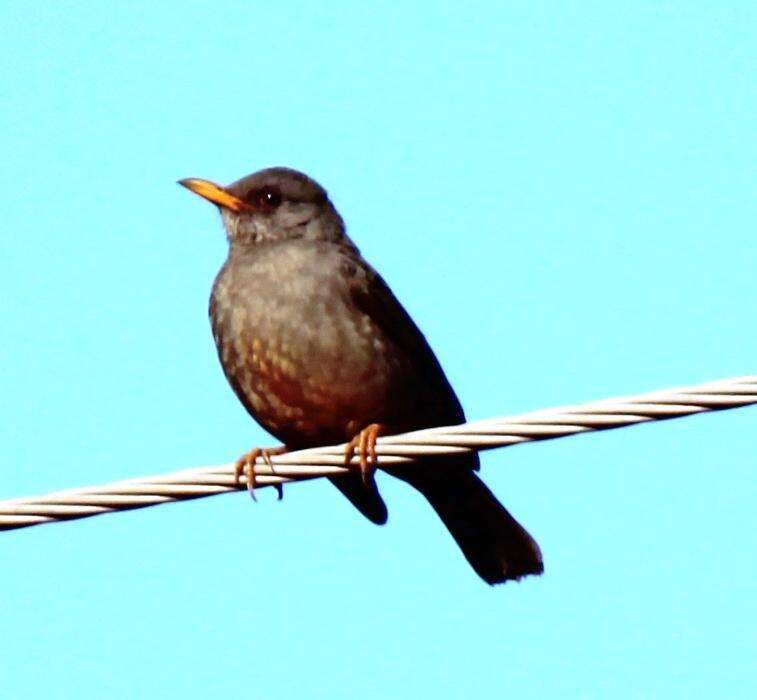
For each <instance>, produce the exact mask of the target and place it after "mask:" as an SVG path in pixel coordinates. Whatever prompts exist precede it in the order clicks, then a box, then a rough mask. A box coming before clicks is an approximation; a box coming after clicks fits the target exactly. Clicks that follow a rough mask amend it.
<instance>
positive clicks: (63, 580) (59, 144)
mask: <svg viewBox="0 0 757 700" xmlns="http://www.w3.org/2000/svg"><path fill="white" fill-rule="evenodd" d="M406 4H407V5H408V6H407V7H404V8H400V7H397V6H396V4H393V5H389V4H388V3H387V4H385V5H382V6H374V7H368V6H367V5H365V4H362V5H361V4H356V3H342V4H338V3H325V4H323V3H312V2H308V3H305V2H302V3H294V2H281V3H257V2H238V3H233V2H214V3H207V2H203V3H192V2H181V3H170V2H165V3H159V2H130V3H120V4H119V5H120V7H119V6H115V7H114V6H113V4H111V3H99V2H98V3H95V2H91V3H58V2H56V3H46V4H45V3H21V2H5V3H3V5H2V10H0V13H1V15H0V39H1V41H0V46H1V47H2V48H0V52H1V53H2V64H3V70H2V72H0V99H2V110H0V151H1V152H2V161H3V167H2V170H1V171H0V200H1V201H2V212H3V226H2V232H1V233H0V236H1V240H2V248H1V254H0V294H1V295H2V302H1V303H0V328H2V342H1V343H0V397H2V399H1V400H0V449H1V450H2V455H3V456H2V467H1V469H0V498H9V497H13V496H21V495H30V494H36V493H45V492H48V491H52V490H56V489H61V488H65V487H71V486H78V485H86V484H95V483H103V482H108V481H112V480H117V479H121V478H126V477H129V476H139V475H143V474H153V473H155V474H157V473H161V472H167V471H171V470H175V469H180V468H184V467H189V466H199V465H202V464H213V463H220V462H227V461H230V460H232V459H233V458H235V457H236V456H237V455H238V454H239V453H241V452H242V451H243V450H246V449H248V448H250V447H252V446H254V445H259V444H273V441H272V440H271V439H270V438H269V437H267V436H266V435H265V434H264V433H263V431H262V430H261V429H259V428H258V427H257V426H255V425H254V424H253V422H252V421H251V419H250V418H249V417H248V416H247V415H246V413H245V412H244V410H243V409H242V407H241V406H240V405H239V404H238V402H237V400H236V398H235V397H234V395H233V394H232V392H231V390H230V389H229V388H228V386H227V384H226V381H225V380H224V378H223V376H222V374H221V371H220V368H219V364H218V361H217V359H216V355H215V349H214V347H213V343H212V339H211V335H210V330H209V326H208V322H207V317H206V314H207V311H206V309H207V306H206V305H207V297H208V293H209V289H210V285H211V282H212V280H213V277H214V275H215V273H216V270H217V269H218V267H219V266H220V264H221V263H222V261H223V259H224V256H225V252H226V251H225V242H224V238H223V234H222V230H221V225H220V221H219V217H218V215H217V213H216V211H215V210H214V208H213V207H211V206H209V205H207V204H205V203H203V202H202V201H201V200H199V199H198V198H196V197H194V196H192V195H190V194H189V193H188V192H186V191H185V190H183V189H181V188H180V187H177V186H176V184H175V181H176V180H177V179H178V178H181V177H188V176H198V177H206V178H209V179H215V180H218V181H220V182H229V181H231V180H234V179H236V178H237V177H240V176H242V175H244V174H246V173H248V172H251V171H253V170H257V169H258V168H261V167H264V166H268V165H288V166H292V167H296V168H298V169H301V170H304V171H305V172H307V173H309V174H311V175H313V176H314V177H316V178H317V179H318V180H319V181H320V182H322V183H323V184H324V185H325V186H326V187H327V189H328V190H329V192H330V194H331V196H332V198H333V200H334V201H335V203H336V204H337V206H338V207H339V209H340V211H341V212H342V214H343V215H344V217H345V219H346V221H347V223H348V226H349V230H350V233H351V234H352V236H353V238H354V239H355V240H356V241H357V243H358V245H359V246H360V247H361V249H362V251H363V253H364V254H365V256H366V257H367V258H368V259H369V260H370V261H371V262H372V263H373V264H374V265H375V266H376V267H377V268H378V269H379V270H380V271H381V273H382V274H383V275H384V277H385V278H386V279H387V280H388V282H389V283H390V284H391V285H392V287H393V288H394V290H395V292H396V294H397V295H398V296H399V298H400V299H401V300H402V301H403V302H404V303H405V305H406V306H407V308H408V310H409V311H410V312H411V313H412V315H413V316H414V317H415V319H416V320H417V322H418V323H419V325H420V326H421V327H422V328H423V329H424V331H425V332H426V334H427V336H428V338H429V340H430V342H431V344H432V345H433V347H434V348H435V349H436V351H437V353H438V355H439V357H440V360H441V361H442V364H443V365H444V367H445V368H446V370H447V373H448V375H449V377H450V380H451V381H452V383H453V385H454V386H455V388H456V389H457V391H458V393H459V395H460V397H461V399H462V401H463V404H464V405H465V407H466V409H467V412H468V415H469V417H471V418H485V417H489V416H495V415H506V414H509V413H514V412H520V411H524V410H529V409H537V408H545V407H549V406H554V405H559V404H564V403H574V402H578V401H582V400H590V399H598V398H606V397H612V396H617V395H622V394H629V393H637V392H641V391H646V390H653V389H657V388H665V387H670V386H676V385H681V384H687V383H695V382H700V381H707V380H714V379H719V378H724V377H729V376H736V375H742V374H749V373H754V372H755V371H757V332H756V331H755V305H756V304H757V278H756V276H755V257H756V244H755V233H756V231H755V220H756V219H757V199H756V198H755V194H756V192H755V163H756V162H757V146H756V143H757V141H756V139H755V124H757V95H756V91H755V65H756V59H757V11H756V10H755V7H754V3H751V2H743V3H738V2H736V3H709V2H672V3H671V2H668V3H646V2H637V3H625V4H623V6H621V4H619V3H602V2H595V3H589V2H587V3H545V2H541V3H509V4H503V3H490V4H488V5H487V4H485V3H481V4H477V5H475V6H468V5H465V4H461V3H459V2H455V3H439V4H434V3H406ZM756 419H757V411H756V409H754V408H751V409H742V410H736V411H730V412H723V413H720V414H715V415H707V416H700V417H694V418H689V419H684V420H680V421H673V422H668V423H657V424H654V425H647V426H640V427H637V428H631V429H625V430H620V431H614V432H608V433H603V434H597V435H594V436H583V437H577V438H571V439H566V440H558V441H554V442H550V443H542V444H537V445H528V446H522V447H516V448H512V449H508V450H500V451H496V452H490V453H488V454H486V455H485V456H484V458H483V472H482V473H483V476H484V478H485V479H486V480H487V482H488V483H489V484H490V485H491V487H492V488H493V489H494V491H495V492H496V493H497V494H498V496H500V497H501V498H502V500H503V501H504V502H505V503H506V504H507V505H508V507H509V508H511V510H512V511H513V512H514V513H515V514H516V515H517V516H518V518H519V519H520V520H521V521H522V522H523V523H524V524H525V525H526V526H527V527H528V529H529V530H530V531H531V532H532V533H533V534H534V536H535V537H536V538H537V539H538V540H539V542H540V544H541V546H542V549H543V551H544V556H545V562H546V573H545V575H544V576H543V577H542V578H541V579H529V580H526V581H524V582H521V583H520V584H508V585H506V586H504V587H497V588H488V587H487V586H485V585H484V584H483V583H482V582H481V581H479V580H478V579H477V578H476V576H475V575H474V574H473V573H472V572H471V570H470V569H469V568H468V566H467V565H466V564H465V562H464V560H463V559H462V558H461V556H460V555H459V553H458V551H457V549H456V547H455V545H454V544H453V542H452V540H451V539H450V537H449V536H448V535H447V533H446V531H445V530H444V528H443V527H442V526H441V524H440V523H439V522H438V521H437V520H436V518H435V516H434V515H433V513H432V512H431V510H430V509H429V508H428V507H427V505H426V504H425V502H424V501H423V500H422V499H421V498H420V497H419V496H418V495H417V494H416V493H415V492H414V491H412V490H411V489H409V488H408V487H406V486H405V485H404V484H401V483H399V482H396V481H393V480H392V479H390V478H389V477H386V476H384V477H380V478H379V480H380V486H381V488H382V490H383V492H384V494H385V497H386V499H387V501H388V503H389V507H390V513H391V515H390V521H389V524H388V525H387V526H386V527H384V528H378V527H375V526H373V525H370V524H369V523H368V522H367V521H364V520H362V519H361V518H360V517H359V516H358V514H357V513H356V512H355V511H353V510H352V509H351V508H350V507H349V505H348V503H347V502H346V501H345V500H344V499H342V498H341V496H339V494H338V493H337V492H336V491H335V490H334V489H333V488H332V487H331V486H330V485H329V484H328V483H326V482H314V483H309V484H305V485H302V484H298V485H294V486H292V487H290V488H288V489H287V490H286V494H285V498H284V501H283V502H282V503H277V502H275V494H274V493H273V492H272V491H269V490H266V491H264V492H262V493H261V495H260V502H259V503H258V504H253V503H252V502H251V501H250V499H249V498H248V497H247V496H246V495H245V494H238V495H226V496H219V497H215V498H209V499H204V500H201V501H195V502H191V503H183V504H177V505H169V506H162V507H159V508H154V509H147V510H142V511H133V512H130V513H125V514H119V515H112V516H103V517H98V518H93V519H90V520H84V521H78V522H71V523H68V524H63V525H51V526H44V527H38V528H31V529H28V530H22V531H15V532H10V533H4V534H1V533H0V572H2V574H1V576H0V695H1V696H2V697H7V698H11V697H13V698H43V697H44V698H48V697H54V698H77V699H81V698H99V697H103V696H106V697H111V698H128V697H137V696H139V697H180V698H184V699H186V700H190V699H192V698H207V697H229V698H232V697H259V698H266V699H275V698H333V699H339V698H352V697H361V698H366V699H371V698H391V697H433V698H470V697H507V698H531V697H563V698H579V697H580V698H590V697H596V698H599V697H613V698H638V697H667V698H670V697H693V696H698V697H707V696H713V695H715V694H716V693H717V694H724V695H726V696H728V697H729V698H746V697H754V695H755V692H756V691H755V684H756V681H757V671H755V666H754V659H755V653H756V652H757V642H756V639H755V631H754V630H755V627H757V602H756V601H757V597H756V596H755V584H754V582H755V577H756V576H757V564H755V561H754V551H755V544H756V542H755V529H756V528H755V497H756V496H757V492H756V491H757V489H755V454H757V430H755V425H756V423H755V421H756Z"/></svg>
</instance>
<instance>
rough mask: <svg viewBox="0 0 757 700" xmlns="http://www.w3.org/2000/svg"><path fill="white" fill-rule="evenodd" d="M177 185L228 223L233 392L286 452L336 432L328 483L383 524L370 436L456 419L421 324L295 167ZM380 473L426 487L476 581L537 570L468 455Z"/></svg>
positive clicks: (219, 302)
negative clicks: (338, 451)
mask: <svg viewBox="0 0 757 700" xmlns="http://www.w3.org/2000/svg"><path fill="white" fill-rule="evenodd" d="M180 184H182V185H183V186H185V187H187V188H188V189H189V190H191V191H192V192H195V193H196V194H198V195H200V196H201V197H204V198H205V199H207V200H209V201H210V202H213V203H214V204H216V205H217V206H218V208H219V209H220V212H221V217H222V219H223V224H224V227H225V229H226V236H227V238H228V242H229V254H228V257H227V259H226V261H225V263H224V264H223V266H222V267H221V270H220V271H219V273H218V276H217V277H216V279H215V282H214V284H213V290H212V293H211V297H210V322H211V326H212V330H213V337H214V339H215V343H216V347H217V349H218V356H219V358H220V361H221V366H222V367H223V371H224V373H225V375H226V378H227V379H228V381H229V383H230V384H231V387H232V389H233V390H234V392H235V393H236V395H237V397H238V398H239V400H240V401H241V402H242V404H243V405H244V407H245V408H246V409H247V411H248V412H249V413H250V415H251V416H252V417H253V418H254V419H255V420H256V421H257V422H258V423H259V424H260V425H261V426H262V427H263V428H265V429H266V430H267V431H268V432H269V433H271V434H272V435H274V436H275V437H276V438H277V439H278V440H280V441H281V442H282V443H283V445H284V446H285V448H287V449H301V448H306V447H315V446H320V445H328V444H335V443H341V442H345V441H346V442H348V443H349V445H350V447H349V448H348V452H347V455H346V461H349V458H350V456H351V453H352V451H353V449H357V450H358V452H359V456H360V463H361V471H360V472H358V471H353V472H351V473H348V474H345V475H342V476H337V477H332V478H331V481H332V482H333V483H334V485H335V486H336V487H337V488H338V489H339V490H340V491H341V492H342V493H343V494H344V495H345V496H346V497H347V498H348V499H349V500H350V501H351V502H352V503H353V504H354V505H355V506H356V507H357V508H358V509H359V510H360V512H362V513H363V515H365V516H366V517H367V518H368V519H370V520H371V521H373V522H374V523H377V524H383V523H385V522H386V520H387V509H386V506H385V504H384V501H383V499H382V498H381V496H380V494H379V492H378V489H377V487H376V482H375V480H374V479H373V475H372V466H373V465H374V464H375V452H374V446H375V441H376V437H377V436H378V435H380V434H395V433H401V432H407V431H411V430H417V429H421V428H429V427H434V426H443V425H453V424H459V423H462V422H464V421H465V414H464V413H463V409H462V406H461V405H460V402H459V400H458V398H457V396H456V395H455V392H454V390H453V389H452V387H451V386H450V383H449V381H448V380H447V377H446V376H445V374H444V371H443V370H442V368H441V365H440V364H439V361H438V360H437V358H436V356H435V355H434V352H433V351H432V350H431V348H430V346H429V344H428V342H427V341H426V339H425V337H424V335H423V333H421V331H420V330H419V329H418V327H417V326H416V324H415V323H414V322H413V320H412V318H410V316H409V314H408V313H407V312H406V311H405V309H404V308H403V306H402V304H400V302H399V301H398V300H397V298H396V297H395V296H394V294H393V293H392V291H391V290H390V289H389V287H388V285H387V284H386V282H384V280H383V279H382V278H381V276H380V275H379V274H378V273H377V272H376V271H375V270H374V269H373V268H372V267H371V266H370V265H369V264H368V262H366V260H365V259H364V258H363V257H362V255H361V254H360V251H359V250H358V248H357V247H356V246H355V244H354V243H353V242H352V240H351V239H350V238H349V237H348V235H347V233H346V230H345V225H344V222H343V221H342V218H341V216H340V215H339V213H338V212H337V210H336V208H335V207H334V205H333V204H332V202H331V200H330V199H329V197H328V195H327V193H326V191H325V190H324V189H323V187H321V186H320V185H319V184H318V183H317V182H315V181H314V180H313V179H311V178H310V177H308V176H307V175H305V174H303V173H300V172H297V171H295V170H291V169H288V168H268V169H265V170H261V171H259V172H256V173H253V174H252V175H249V176H247V177H244V178H242V179H241V180H237V181H236V182H234V183H233V184H231V185H229V186H227V187H222V186H219V185H217V184H214V183H212V182H209V181H207V180H198V179H187V180H181V181H180ZM261 453H262V456H263V457H264V458H267V456H268V454H267V453H266V452H265V451H262V450H253V451H252V452H250V453H248V454H247V455H246V456H245V457H243V458H241V460H240V462H239V463H238V464H239V467H242V466H243V465H245V464H246V465H247V466H248V467H249V466H250V463H251V460H252V461H254V459H255V458H257V457H258V456H261ZM371 457H373V459H371ZM382 468H383V470H384V471H386V472H388V473H389V474H391V475H392V476H395V477H397V478H399V479H401V480H402V481H404V482H407V483H408V484H410V485H411V486H413V487H415V488H416V489H417V490H418V491H420V492H421V494H423V496H425V498H426V500H427V501H428V502H429V503H430V504H431V506H432V508H433V509H434V510H435V511H436V513H437V514H438V515H439V517H440V518H441V520H442V522H443V523H444V525H445V526H446V527H447V529H448V530H449V532H450V533H451V535H452V537H453V538H454V539H455V541H456V542H457V544H458V546H459V547H460V549H461V550H462V553H463V555H464V556H465V558H466V559H467V560H468V562H469V563H470V565H471V566H472V567H473V569H474V570H475V571H476V573H477V574H478V575H479V576H480V577H481V578H482V579H484V581H486V582H487V583H489V584H495V583H501V582H504V581H507V580H510V579H519V578H521V577H523V576H526V575H529V574H540V573H541V572H542V571H543V564H542V556H541V552H540V550H539V546H538V545H537V544H536V542H535V541H534V539H533V538H532V537H531V536H530V535H529V534H528V532H526V530H525V529H524V528H523V527H522V526H521V525H520V524H519V523H518V522H517V521H516V520H515V518H513V516H512V515H510V513H509V512H508V511H507V510H506V509H505V507H504V506H503V505H502V504H501V503H500V502H499V501H498V500H497V499H496V498H495V496H494V495H493V494H492V492H491V491H490V490H489V489H488V488H487V487H486V485H485V484H484V483H483V481H481V479H479V477H478V476H477V475H476V474H475V471H476V470H478V468H479V460H478V456H477V455H476V454H475V453H471V454H465V455H459V456H454V457H447V458H443V459H436V458H435V459H433V461H427V462H426V463H425V464H420V465H417V466H405V467H401V466H382ZM249 476H250V477H252V476H253V475H252V473H250V474H249ZM248 483H251V482H249V481H248Z"/></svg>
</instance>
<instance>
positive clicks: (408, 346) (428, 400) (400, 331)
mask: <svg viewBox="0 0 757 700" xmlns="http://www.w3.org/2000/svg"><path fill="white" fill-rule="evenodd" d="M342 272H343V273H344V276H345V279H348V280H349V294H350V298H351V301H352V303H353V304H354V305H355V306H356V307H357V308H358V309H360V310H361V311H362V312H363V313H364V314H366V315H367V316H368V317H369V318H370V319H371V320H372V321H373V323H375V324H376V326H377V327H378V328H379V329H380V330H381V332H382V334H383V335H384V337H385V338H387V339H388V340H389V341H390V342H392V343H393V345H394V346H395V348H396V351H397V352H399V353H400V354H401V356H402V361H403V363H404V365H405V366H406V368H407V369H406V372H407V375H408V376H407V380H408V382H407V386H408V389H409V390H410V391H412V392H414V393H416V394H418V397H417V398H418V399H419V401H418V403H417V404H416V403H415V402H414V401H411V402H410V405H413V406H414V407H415V408H416V409H417V410H419V411H420V413H421V415H419V416H407V420H406V421H403V425H402V426H401V427H402V429H403V430H410V429H413V428H414V427H416V428H421V427H434V426H439V425H454V424H456V423H463V422H464V421H465V413H464V412H463V408H462V406H461V405H460V401H459V400H458V398H457V396H456V394H455V391H454V389H453V388H452V386H451V385H450V383H449V381H448V380H447V377H446V375H445V374H444V370H443V369H442V367H441V365H440V364H439V360H437V358H436V355H435V354H434V351H433V350H432V349H431V347H430V346H429V344H428V342H427V341H426V338H425V337H424V335H423V333H422V332H421V331H420V329H419V328H418V326H416V325H415V322H414V321H413V319H412V318H411V317H410V314H408V313H407V311H405V309H404V307H403V306H402V304H400V302H399V301H398V300H397V297H395V296H394V294H393V293H392V290H391V289H389V286H388V285H387V284H386V282H384V280H383V279H382V278H381V276H380V275H379V274H378V273H377V272H376V271H375V270H374V269H373V268H372V267H371V266H370V265H369V264H368V263H367V262H365V261H364V260H363V259H362V258H358V259H356V258H355V257H354V256H345V257H344V258H343V261H342Z"/></svg>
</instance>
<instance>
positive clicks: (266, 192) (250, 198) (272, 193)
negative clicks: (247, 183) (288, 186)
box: [245, 187, 281, 211]
mask: <svg viewBox="0 0 757 700" xmlns="http://www.w3.org/2000/svg"><path fill="white" fill-rule="evenodd" d="M245 199H246V200H247V202H248V203H249V204H251V205H252V206H253V207H255V208H256V209H262V210H263V211H273V210H274V209H275V208H276V207H278V206H279V205H280V204H281V192H279V190H278V189H276V188H275V187H261V188H259V189H254V190H250V191H249V192H248V193H247V195H246V197H245Z"/></svg>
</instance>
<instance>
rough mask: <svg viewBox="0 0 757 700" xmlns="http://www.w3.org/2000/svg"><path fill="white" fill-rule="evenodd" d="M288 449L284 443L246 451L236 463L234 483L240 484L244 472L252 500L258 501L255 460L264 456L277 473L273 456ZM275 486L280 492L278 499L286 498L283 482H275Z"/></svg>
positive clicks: (271, 468)
mask: <svg viewBox="0 0 757 700" xmlns="http://www.w3.org/2000/svg"><path fill="white" fill-rule="evenodd" d="M287 451H288V450H287V448H286V447H284V445H282V446H281V447H256V448H255V449H252V450H250V451H249V452H245V454H243V455H242V456H241V457H240V458H239V459H238V460H237V461H236V462H235V463H234V484H235V485H238V484H239V479H240V477H241V476H242V474H244V476H245V479H247V490H248V491H249V492H250V496H251V497H252V500H253V501H257V500H258V499H257V498H255V486H256V479H255V462H257V461H258V458H260V457H262V458H263V461H264V462H265V463H266V464H267V465H268V467H269V468H270V470H271V471H272V472H274V473H275V472H276V470H275V469H274V467H273V462H272V461H271V457H272V456H275V455H281V454H284V453H285V452H287ZM274 488H275V489H276V493H278V494H279V498H278V500H279V501H280V500H281V499H282V498H284V487H283V485H282V484H274Z"/></svg>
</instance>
